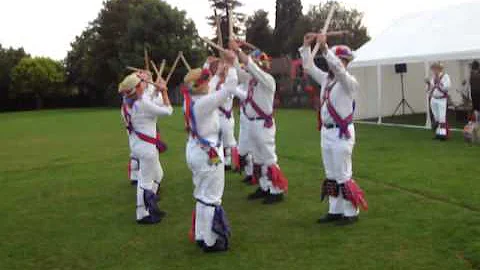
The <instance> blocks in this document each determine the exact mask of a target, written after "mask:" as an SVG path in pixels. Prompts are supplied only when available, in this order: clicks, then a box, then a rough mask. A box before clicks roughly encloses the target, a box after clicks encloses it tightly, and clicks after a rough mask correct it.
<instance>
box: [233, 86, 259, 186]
mask: <svg viewBox="0 0 480 270" xmlns="http://www.w3.org/2000/svg"><path fill="white" fill-rule="evenodd" d="M237 88H238V90H239V91H240V92H244V93H247V92H248V83H244V84H241V85H238V86H237ZM245 99H246V97H245ZM245 99H244V100H242V101H241V102H240V132H239V134H238V154H239V156H240V169H239V170H240V172H243V173H244V174H245V178H244V179H243V181H242V182H244V183H245V184H252V185H254V184H256V183H255V182H254V179H253V157H252V154H251V153H252V149H251V139H250V137H249V134H250V133H249V131H248V125H249V122H250V121H248V119H247V117H246V116H245V113H244V107H245Z"/></svg>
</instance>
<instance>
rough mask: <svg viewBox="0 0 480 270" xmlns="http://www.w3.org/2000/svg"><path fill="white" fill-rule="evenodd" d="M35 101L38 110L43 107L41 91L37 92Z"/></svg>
mask: <svg viewBox="0 0 480 270" xmlns="http://www.w3.org/2000/svg"><path fill="white" fill-rule="evenodd" d="M35 102H36V107H37V110H41V109H43V99H42V96H41V95H40V94H39V93H36V94H35Z"/></svg>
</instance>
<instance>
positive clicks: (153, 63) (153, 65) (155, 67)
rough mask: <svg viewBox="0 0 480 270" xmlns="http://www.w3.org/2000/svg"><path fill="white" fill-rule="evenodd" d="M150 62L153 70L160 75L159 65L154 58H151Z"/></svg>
mask: <svg viewBox="0 0 480 270" xmlns="http://www.w3.org/2000/svg"><path fill="white" fill-rule="evenodd" d="M150 64H151V65H152V68H153V71H154V72H155V74H156V75H157V76H158V74H159V71H158V68H157V65H155V62H153V60H150Z"/></svg>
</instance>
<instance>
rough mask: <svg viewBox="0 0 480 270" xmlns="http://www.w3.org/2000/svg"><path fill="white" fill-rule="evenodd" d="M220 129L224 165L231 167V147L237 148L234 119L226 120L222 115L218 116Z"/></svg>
mask: <svg viewBox="0 0 480 270" xmlns="http://www.w3.org/2000/svg"><path fill="white" fill-rule="evenodd" d="M219 118H220V129H221V131H222V142H223V147H224V149H225V151H224V153H225V165H226V166H231V165H232V147H236V146H237V140H236V139H235V132H234V129H235V119H234V118H233V116H232V117H230V119H228V118H226V117H225V116H224V115H223V114H221V115H220V117H219Z"/></svg>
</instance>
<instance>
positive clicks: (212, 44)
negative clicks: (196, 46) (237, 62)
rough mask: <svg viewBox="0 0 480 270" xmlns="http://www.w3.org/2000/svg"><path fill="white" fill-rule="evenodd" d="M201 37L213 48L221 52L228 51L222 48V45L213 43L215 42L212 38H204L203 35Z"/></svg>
mask: <svg viewBox="0 0 480 270" xmlns="http://www.w3.org/2000/svg"><path fill="white" fill-rule="evenodd" d="M201 39H202V40H203V41H204V42H205V43H207V44H208V45H210V46H212V47H213V48H215V49H217V50H218V51H219V52H222V53H226V52H227V51H226V50H225V49H224V48H222V47H220V46H218V45H217V44H215V43H213V42H212V41H211V40H209V39H208V38H203V37H201Z"/></svg>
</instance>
